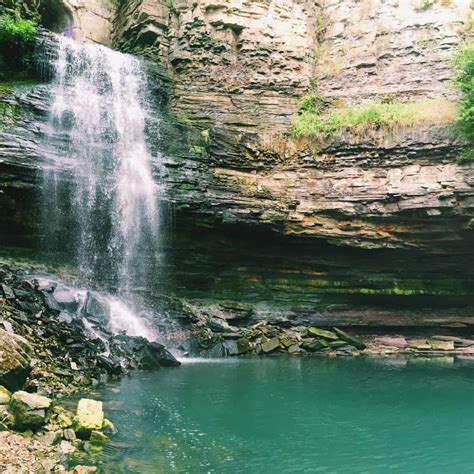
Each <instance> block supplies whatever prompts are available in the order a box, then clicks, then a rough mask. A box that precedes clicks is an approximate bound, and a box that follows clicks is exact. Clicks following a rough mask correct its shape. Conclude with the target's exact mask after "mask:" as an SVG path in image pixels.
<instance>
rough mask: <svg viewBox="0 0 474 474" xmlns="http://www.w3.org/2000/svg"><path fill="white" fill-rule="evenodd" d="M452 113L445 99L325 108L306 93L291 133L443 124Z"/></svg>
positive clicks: (323, 134)
mask: <svg viewBox="0 0 474 474" xmlns="http://www.w3.org/2000/svg"><path fill="white" fill-rule="evenodd" d="M454 115H455V113H454V106H453V104H452V103H450V102H447V101H424V102H410V103H401V102H395V101H394V100H393V99H392V98H387V100H384V101H381V102H371V103H368V104H364V105H360V106H354V107H342V108H327V107H326V109H325V105H324V102H323V101H322V99H321V98H319V97H318V96H317V95H315V94H314V93H309V94H307V95H305V96H304V97H303V99H302V100H301V104H300V110H299V113H298V116H297V117H296V119H295V120H294V121H293V126H292V132H293V135H294V136H295V137H308V136H319V137H323V138H330V137H332V136H334V135H336V134H338V133H341V132H345V131H347V132H355V133H363V132H365V131H367V130H377V129H381V128H385V129H388V128H395V127H410V126H415V125H420V124H443V123H448V122H451V121H453V120H454Z"/></svg>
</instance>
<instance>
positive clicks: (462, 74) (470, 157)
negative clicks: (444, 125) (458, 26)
mask: <svg viewBox="0 0 474 474" xmlns="http://www.w3.org/2000/svg"><path fill="white" fill-rule="evenodd" d="M455 68H456V70H457V72H458V74H457V76H456V79H455V84H456V87H457V88H458V89H459V90H460V91H461V92H462V94H463V99H462V100H461V102H460V104H459V113H458V126H459V130H460V132H461V134H462V136H463V137H464V138H466V140H467V141H468V144H469V148H468V150H467V151H466V152H465V153H464V155H463V157H462V160H463V161H474V150H473V148H474V42H471V43H469V44H467V45H466V46H465V47H464V48H463V49H462V50H461V51H460V52H459V54H458V55H457V56H456V59H455Z"/></svg>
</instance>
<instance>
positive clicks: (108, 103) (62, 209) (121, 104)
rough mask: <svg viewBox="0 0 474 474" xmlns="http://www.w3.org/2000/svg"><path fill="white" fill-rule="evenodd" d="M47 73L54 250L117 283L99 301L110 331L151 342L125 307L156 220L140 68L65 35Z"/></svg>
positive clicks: (48, 202)
mask: <svg viewBox="0 0 474 474" xmlns="http://www.w3.org/2000/svg"><path fill="white" fill-rule="evenodd" d="M53 69H54V73H55V74H54V80H53V84H52V94H51V106H50V114H49V124H48V132H47V133H46V140H45V143H46V149H48V150H49V151H50V153H49V156H50V157H51V156H53V157H54V160H58V161H59V162H60V163H59V165H57V166H52V167H51V169H50V170H49V171H46V172H45V174H44V187H43V188H44V193H45V206H44V207H45V219H46V222H45V228H46V229H48V228H53V227H54V226H55V225H56V229H57V230H59V232H60V233H59V239H58V240H59V241H60V245H59V247H61V248H62V249H64V247H67V246H69V247H73V248H74V253H75V258H76V260H77V266H78V268H79V269H80V271H81V274H82V276H83V277H85V278H86V279H88V280H90V281H97V280H101V279H102V280H106V281H108V282H111V283H113V284H115V286H116V288H117V290H118V293H119V296H118V297H117V298H115V297H110V298H109V299H107V301H105V303H104V305H105V306H107V307H108V308H109V310H108V314H109V317H110V322H109V326H110V329H111V330H112V331H114V332H115V331H121V330H125V331H127V333H129V334H130V335H141V336H145V337H148V338H150V339H156V337H157V336H156V334H155V333H154V332H153V330H152V329H151V328H150V325H149V324H148V323H146V322H144V320H143V317H141V316H139V311H140V310H139V309H138V308H136V307H135V305H134V304H133V301H130V295H131V292H132V290H133V289H134V287H137V286H138V287H139V286H142V285H143V281H144V280H145V279H146V275H147V271H146V270H145V269H146V268H147V262H148V261H149V260H153V255H154V253H155V246H156V242H157V240H158V221H159V208H158V205H157V203H158V197H159V196H158V190H159V189H158V187H157V185H156V184H155V181H154V178H153V174H152V156H151V153H150V151H149V149H148V146H147V142H146V134H145V126H146V118H147V110H146V107H145V104H146V95H145V91H146V87H145V86H146V84H145V74H144V72H143V70H142V66H141V63H140V61H139V60H138V59H136V58H134V57H132V56H129V55H126V54H121V53H118V52H115V51H112V50H110V49H108V48H105V47H102V46H97V45H92V44H81V43H77V42H75V41H73V40H71V39H68V38H64V37H61V38H58V51H57V56H55V58H54V61H53ZM48 146H49V148H48ZM53 149H54V151H53ZM64 170H67V171H66V172H65V171H64ZM71 220H72V224H71ZM66 228H68V229H70V231H69V234H72V235H73V239H72V242H70V241H69V240H68V237H67V235H66V234H67V232H66V231H65V229H66ZM61 232H62V233H64V235H62V234H61ZM53 234H54V231H51V235H53ZM120 295H121V296H122V297H123V296H124V295H128V296H127V299H128V302H127V303H125V302H124V301H123V300H120V299H119V298H120Z"/></svg>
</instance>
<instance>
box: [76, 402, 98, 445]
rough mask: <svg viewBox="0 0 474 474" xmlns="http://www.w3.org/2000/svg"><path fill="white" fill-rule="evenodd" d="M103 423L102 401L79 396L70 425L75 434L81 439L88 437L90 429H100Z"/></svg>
mask: <svg viewBox="0 0 474 474" xmlns="http://www.w3.org/2000/svg"><path fill="white" fill-rule="evenodd" d="M103 424H104V411H103V409H102V402H101V401H98V400H91V399H90V398H81V399H80V400H79V403H78V404H77V414H76V416H75V417H74V420H73V425H72V426H73V429H74V431H75V433H76V435H77V436H78V437H79V438H81V439H89V438H90V436H91V433H92V431H98V430H101V429H102V425H103Z"/></svg>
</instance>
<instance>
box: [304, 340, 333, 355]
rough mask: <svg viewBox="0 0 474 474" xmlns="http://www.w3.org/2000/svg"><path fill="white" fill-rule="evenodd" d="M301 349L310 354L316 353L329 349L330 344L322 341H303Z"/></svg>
mask: <svg viewBox="0 0 474 474" xmlns="http://www.w3.org/2000/svg"><path fill="white" fill-rule="evenodd" d="M301 347H302V348H303V349H304V350H306V351H308V352H315V351H319V350H320V349H324V348H326V347H328V343H327V342H326V341H324V340H322V339H313V338H311V339H303V341H302V343H301Z"/></svg>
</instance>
